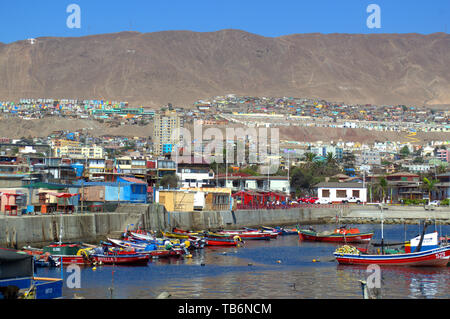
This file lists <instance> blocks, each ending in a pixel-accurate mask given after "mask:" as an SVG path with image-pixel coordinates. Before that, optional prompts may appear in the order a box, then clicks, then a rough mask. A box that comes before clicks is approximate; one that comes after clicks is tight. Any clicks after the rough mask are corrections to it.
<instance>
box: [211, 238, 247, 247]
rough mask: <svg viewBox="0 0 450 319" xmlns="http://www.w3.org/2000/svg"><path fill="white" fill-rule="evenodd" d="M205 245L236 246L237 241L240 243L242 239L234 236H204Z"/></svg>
mask: <svg viewBox="0 0 450 319" xmlns="http://www.w3.org/2000/svg"><path fill="white" fill-rule="evenodd" d="M205 241H206V245H207V246H237V245H239V243H242V239H240V238H234V239H227V238H219V237H206V238H205Z"/></svg>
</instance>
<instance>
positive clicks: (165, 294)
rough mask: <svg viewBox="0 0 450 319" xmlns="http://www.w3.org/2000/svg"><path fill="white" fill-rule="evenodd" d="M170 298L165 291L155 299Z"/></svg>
mask: <svg viewBox="0 0 450 319" xmlns="http://www.w3.org/2000/svg"><path fill="white" fill-rule="evenodd" d="M171 296H172V295H171V294H169V293H168V292H167V291H164V292H162V293H160V294H159V295H158V297H156V299H168V298H170V297H171Z"/></svg>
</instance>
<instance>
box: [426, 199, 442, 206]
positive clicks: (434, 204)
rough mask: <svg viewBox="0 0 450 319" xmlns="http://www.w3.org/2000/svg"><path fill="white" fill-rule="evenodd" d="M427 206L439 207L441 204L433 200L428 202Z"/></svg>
mask: <svg viewBox="0 0 450 319" xmlns="http://www.w3.org/2000/svg"><path fill="white" fill-rule="evenodd" d="M429 205H431V206H439V205H441V202H440V201H438V200H434V201H432V202H430V203H429Z"/></svg>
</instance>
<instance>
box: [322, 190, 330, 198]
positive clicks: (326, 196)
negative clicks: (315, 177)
mask: <svg viewBox="0 0 450 319" xmlns="http://www.w3.org/2000/svg"><path fill="white" fill-rule="evenodd" d="M322 197H325V198H329V197H330V190H329V189H322Z"/></svg>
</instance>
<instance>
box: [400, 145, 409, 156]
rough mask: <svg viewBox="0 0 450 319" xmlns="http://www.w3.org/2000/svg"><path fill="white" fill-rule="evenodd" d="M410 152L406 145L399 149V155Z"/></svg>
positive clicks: (406, 154)
mask: <svg viewBox="0 0 450 319" xmlns="http://www.w3.org/2000/svg"><path fill="white" fill-rule="evenodd" d="M410 153H411V152H410V151H409V148H408V146H406V145H405V146H403V147H402V149H401V150H400V156H401V157H406V156H408V155H409V154H410Z"/></svg>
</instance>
